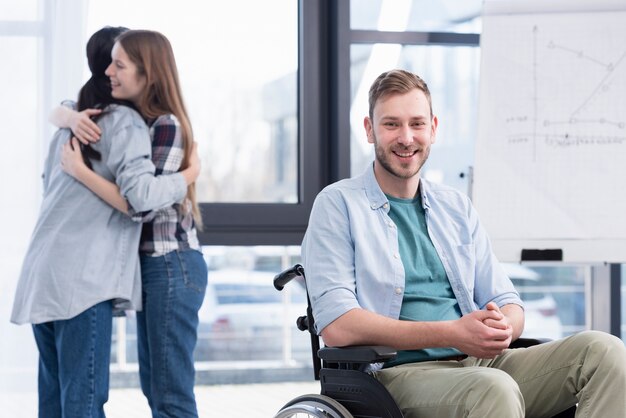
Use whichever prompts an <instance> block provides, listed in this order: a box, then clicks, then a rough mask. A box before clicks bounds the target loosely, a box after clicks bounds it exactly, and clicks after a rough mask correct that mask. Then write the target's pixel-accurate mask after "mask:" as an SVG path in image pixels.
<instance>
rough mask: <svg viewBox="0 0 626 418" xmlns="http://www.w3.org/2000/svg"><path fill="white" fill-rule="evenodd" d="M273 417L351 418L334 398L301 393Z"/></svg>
mask: <svg viewBox="0 0 626 418" xmlns="http://www.w3.org/2000/svg"><path fill="white" fill-rule="evenodd" d="M274 418H353V416H352V414H351V413H350V412H348V410H347V409H346V408H345V407H344V406H343V405H341V404H340V403H339V402H337V401H336V400H334V399H332V398H329V397H328V396H324V395H302V396H298V397H297V398H295V399H292V400H291V401H290V402H289V403H288V404H286V405H285V406H283V407H282V408H281V409H280V411H278V414H276V415H275V416H274Z"/></svg>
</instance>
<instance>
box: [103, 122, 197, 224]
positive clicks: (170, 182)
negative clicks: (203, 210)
mask: <svg viewBox="0 0 626 418" xmlns="http://www.w3.org/2000/svg"><path fill="white" fill-rule="evenodd" d="M127 119H130V116H128V117H127ZM127 122H128V121H127ZM117 126H118V127H119V129H117V130H116V131H115V133H114V135H113V137H112V139H111V143H110V147H111V149H110V152H109V153H108V156H107V161H106V164H107V165H108V167H109V169H110V170H111V172H112V173H114V174H115V181H116V183H117V185H118V186H119V188H120V193H121V194H122V196H123V197H124V198H125V199H126V200H127V201H128V203H129V205H130V206H131V207H132V210H133V211H135V212H143V211H149V210H155V209H160V208H164V207H167V206H171V205H173V204H174V203H176V202H180V201H181V200H182V199H183V198H184V197H185V195H186V193H187V184H186V182H185V179H184V177H183V175H182V174H180V173H175V174H172V175H168V176H157V177H155V173H156V169H155V166H154V164H153V162H152V160H151V158H150V156H151V143H150V137H149V134H148V131H147V129H146V127H145V126H142V125H141V124H139V123H136V122H135V121H132V122H130V123H124V117H122V120H121V121H120V122H119V123H118V124H117ZM133 219H134V220H137V219H135V218H133Z"/></svg>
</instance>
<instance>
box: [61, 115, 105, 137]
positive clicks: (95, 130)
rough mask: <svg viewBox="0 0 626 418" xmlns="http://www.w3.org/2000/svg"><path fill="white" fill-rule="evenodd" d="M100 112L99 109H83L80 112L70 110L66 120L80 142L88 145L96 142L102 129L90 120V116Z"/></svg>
mask: <svg viewBox="0 0 626 418" xmlns="http://www.w3.org/2000/svg"><path fill="white" fill-rule="evenodd" d="M100 113H102V110H101V109H85V110H83V111H81V112H72V113H71V114H70V116H69V119H68V122H69V127H70V129H71V130H72V133H73V134H74V136H75V137H76V138H78V140H79V141H80V142H82V143H83V144H85V145H89V144H90V143H92V142H98V141H99V140H100V135H101V134H102V131H101V130H100V127H99V126H98V124H96V123H95V122H94V121H93V120H91V117H92V116H95V115H99V114H100Z"/></svg>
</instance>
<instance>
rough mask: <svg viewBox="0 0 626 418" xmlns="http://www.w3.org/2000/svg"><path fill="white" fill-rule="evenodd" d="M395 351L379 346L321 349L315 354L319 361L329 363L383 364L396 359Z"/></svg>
mask: <svg viewBox="0 0 626 418" xmlns="http://www.w3.org/2000/svg"><path fill="white" fill-rule="evenodd" d="M396 354H397V353H396V350H394V349H393V348H391V347H385V346H381V345H363V346H351V347H323V348H320V349H319V351H318V352H317V355H318V356H319V358H320V359H322V360H324V361H326V362H329V363H364V364H368V363H384V362H385V361H388V360H391V359H393V358H395V357H396Z"/></svg>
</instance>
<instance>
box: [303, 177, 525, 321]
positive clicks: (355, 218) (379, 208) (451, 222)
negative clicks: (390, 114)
mask: <svg viewBox="0 0 626 418" xmlns="http://www.w3.org/2000/svg"><path fill="white" fill-rule="evenodd" d="M420 184H421V186H420V191H421V195H422V204H423V206H424V210H425V212H426V225H427V227H428V234H429V235H430V238H431V240H432V242H433V244H434V246H435V249H436V250H437V254H438V255H439V258H440V259H441V262H442V263H443V266H444V268H445V270H446V274H447V275H448V279H449V280H450V285H451V287H452V291H453V292H454V295H455V297H456V299H457V300H458V302H459V307H460V308H461V312H462V314H463V315H466V314H468V313H470V312H472V311H474V310H477V309H482V308H484V306H485V305H486V304H487V303H488V302H491V301H493V302H495V303H496V304H497V305H498V306H503V305H506V304H510V303H514V304H517V305H520V306H523V304H522V301H521V299H520V297H519V294H518V293H517V291H516V290H515V288H514V287H513V284H512V283H511V280H510V279H509V278H508V277H507V276H506V274H505V272H504V270H503V269H502V267H501V266H500V264H499V262H498V260H497V259H496V257H495V255H494V254H493V251H492V249H491V244H490V242H489V239H488V237H487V234H486V232H485V230H484V229H483V228H482V226H481V224H480V221H479V219H478V214H477V213H476V211H475V209H474V207H473V206H472V204H471V202H470V200H469V198H468V197H467V196H466V195H464V194H463V193H460V192H459V191H457V190H455V189H452V188H450V187H447V186H443V185H438V184H435V183H431V182H428V181H426V180H424V179H421V180H420ZM388 213H389V202H388V200H387V197H386V196H385V194H384V193H383V191H382V190H381V189H380V186H379V185H378V182H377V181H376V177H375V176H374V169H373V165H372V166H371V167H369V168H368V169H367V170H366V172H365V173H364V174H362V175H361V176H358V177H354V178H351V179H346V180H341V181H339V182H337V183H335V184H332V185H330V186H328V187H326V188H325V189H324V190H322V191H321V192H320V193H319V195H318V196H317V198H316V199H315V203H314V204H313V208H312V210H311V216H310V219H309V226H308V229H307V232H306V234H305V237H304V240H303V242H302V260H303V264H304V268H305V274H306V282H307V288H308V291H309V296H310V298H311V304H312V306H313V316H314V317H315V326H316V331H317V332H318V333H319V332H321V331H322V330H323V329H324V328H325V327H326V326H328V324H330V323H331V322H333V321H334V320H335V319H337V318H339V317H340V316H341V315H343V314H345V313H346V312H348V311H349V310H352V309H355V308H363V309H367V310H369V311H373V312H376V313H379V314H381V315H385V316H387V317H390V318H394V319H398V317H399V314H400V307H401V305H402V298H403V295H404V286H405V278H404V267H403V265H402V259H401V258H400V249H399V246H398V231H397V228H396V225H395V224H394V222H393V221H392V220H391V218H390V217H389V215H388Z"/></svg>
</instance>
